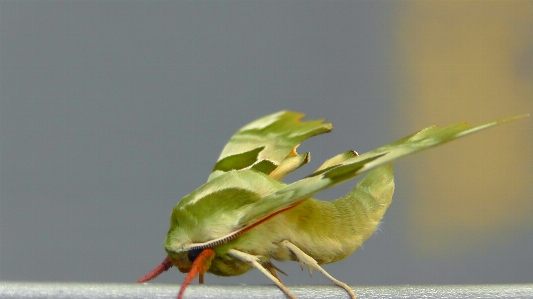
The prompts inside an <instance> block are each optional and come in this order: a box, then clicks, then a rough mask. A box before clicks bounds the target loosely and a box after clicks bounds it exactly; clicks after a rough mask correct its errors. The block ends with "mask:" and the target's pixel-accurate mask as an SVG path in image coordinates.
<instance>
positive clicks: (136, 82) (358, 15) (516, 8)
mask: <svg viewBox="0 0 533 299" xmlns="http://www.w3.org/2000/svg"><path fill="white" fill-rule="evenodd" d="M463 2H464V1H463ZM494 2H496V3H498V1H494ZM441 3H442V4H436V5H444V2H441ZM446 3H448V4H449V5H450V7H444V8H446V9H448V10H447V12H446V11H445V12H444V15H443V16H442V19H441V20H443V21H442V22H444V25H443V27H442V28H441V27H438V26H437V27H434V26H433V27H432V26H428V24H430V25H431V24H433V25H435V24H437V25H438V24H441V23H438V22H439V19H437V21H434V20H435V18H434V17H433V16H434V15H437V14H439V13H442V11H443V7H433V6H432V4H430V3H429V2H424V1H417V2H414V3H411V2H386V1H335V2H334V1H324V2H322V1H291V2H281V1H280V2H278V1H261V2H259V1H223V2H222V1H221V2H216V1H187V2H185V1H175V2H171V1H2V2H0V71H1V73H0V84H1V85H0V100H1V102H0V279H1V280H11V281H87V282H133V281H135V280H136V279H138V278H139V277H141V276H143V275H144V274H145V273H146V272H148V271H149V270H151V269H152V268H153V267H155V266H156V265H157V264H158V263H159V262H161V260H162V259H163V257H164V254H165V253H164V250H163V246H162V242H163V240H164V238H165V234H166V231H167V229H168V219H169V215H170V211H171V209H172V208H173V206H174V205H175V204H176V203H177V202H178V200H179V199H180V198H181V197H183V196H184V195H186V194H188V193H189V192H191V191H192V190H194V189H195V188H196V187H198V186H200V185H201V184H203V183H204V182H205V180H206V179H207V177H208V175H209V173H210V170H211V168H212V167H213V165H214V162H215V161H216V159H217V157H218V154H219V152H220V151H221V149H222V147H223V146H224V144H225V143H226V141H227V140H228V139H229V137H230V136H231V134H233V133H234V132H235V131H236V130H237V129H238V128H240V127H241V126H243V125H244V124H246V123H248V122H249V121H252V120H254V119H256V118H258V117H260V116H263V115H266V114H270V113H273V112H276V111H279V110H283V109H290V110H295V111H301V112H304V113H306V114H307V118H308V119H315V118H327V120H328V121H330V122H332V123H333V124H334V126H335V129H334V131H333V132H332V133H330V134H327V135H321V136H319V137H316V138H314V139H312V140H309V141H306V142H305V143H303V144H302V146H300V148H299V151H300V152H304V151H311V153H312V161H311V166H307V167H304V169H303V170H300V171H299V172H297V173H296V174H295V175H291V176H290V177H289V178H288V179H287V180H286V181H293V180H296V179H298V178H300V177H303V176H305V175H306V174H308V173H309V172H311V171H312V170H314V169H315V168H316V167H317V166H319V165H320V164H321V163H322V162H323V161H324V160H325V159H327V158H329V157H331V156H333V155H336V154H338V153H340V152H342V151H345V150H348V149H354V150H357V151H358V152H360V153H362V152H365V151H367V150H371V149H373V148H375V147H378V146H380V145H383V144H385V143H388V142H391V141H393V140H395V139H397V138H400V137H403V136H404V135H407V134H410V133H412V132H414V131H416V130H419V129H422V128H423V127H425V126H429V125H431V124H434V123H437V124H447V123H450V122H455V121H459V120H471V121H472V122H475V123H480V122H485V121H490V120H493V119H496V118H499V117H503V116H507V115H512V114H523V113H527V112H533V109H531V108H532V104H531V98H532V97H531V95H532V94H533V92H532V90H533V89H532V88H531V82H533V79H532V78H533V76H532V74H533V66H532V65H533V62H532V61H531V57H533V50H531V49H532V45H533V42H532V41H533V37H532V35H531V32H530V29H531V27H530V25H531V19H532V16H533V11H532V10H531V2H528V1H525V2H524V1H522V2H520V1H513V2H512V3H513V4H512V5H507V6H506V5H505V4H502V5H503V6H504V7H503V11H504V12H503V13H502V7H499V6H497V7H494V8H490V9H489V11H488V12H487V13H485V14H484V13H483V12H481V13H480V12H479V11H480V10H479V7H476V6H475V5H482V4H479V3H478V2H468V3H470V4H469V5H470V6H466V7H463V6H461V7H454V6H453V5H452V3H451V2H446ZM464 3H466V2H464ZM472 3H474V4H472ZM475 3H478V4H475ZM524 3H525V7H526V9H523V8H522V5H523V4H524ZM528 3H529V5H528ZM457 5H462V4H460V3H459V4H457ZM472 5H474V6H472ZM484 7H485V6H484ZM487 7H488V6H487ZM487 7H485V8H487ZM454 9H455V10H458V11H460V12H462V14H459V15H460V16H463V17H462V19H461V20H462V21H461V22H469V20H471V19H472V18H474V17H477V18H479V16H480V15H481V17H482V18H484V19H483V20H487V22H489V23H487V24H485V23H483V22H482V23H480V24H478V23H475V24H473V25H472V26H475V27H476V28H478V27H477V26H481V27H479V28H478V29H479V31H480V32H481V31H483V32H485V31H486V32H488V33H487V34H488V37H487V38H486V39H483V38H480V39H479V40H478V39H474V42H476V45H469V44H466V45H465V43H463V42H461V39H460V36H462V35H461V34H463V35H464V34H465V31H466V32H468V30H469V29H468V28H470V27H468V26H469V25H468V23H467V24H466V25H465V24H463V23H458V25H457V24H456V23H454V21H450V16H451V15H456V14H455V13H454ZM487 9H488V8H487ZM528 9H529V10H528ZM524 10H525V11H526V12H525V17H524ZM474 12H475V13H474ZM493 12H498V13H497V15H498V16H502V15H504V16H503V17H501V18H492V17H491V16H492V15H491V14H492V13H493ZM470 13H472V15H471V16H472V18H470V15H469V14H470ZM506 13H507V14H506ZM505 16H507V17H505ZM519 16H522V17H519ZM509 20H513V21H511V22H509ZM428 22H429V23H428ZM431 22H435V23H431ZM490 22H494V23H490ZM502 23H505V24H510V25H509V27H505V28H507V29H505V28H504V29H502V30H503V31H502V32H499V31H497V30H496V31H491V29H490V28H501V26H500V25H501V24H502ZM454 25H457V26H459V25H460V26H459V27H457V26H454ZM465 26H466V27H465ZM491 26H493V27H491ZM424 28H427V30H428V31H429V33H427V31H424V30H425V29H424ZM459 28H460V29H459ZM465 28H466V29H465ZM471 28H474V27H471ZM483 28H485V29H483ZM487 28H488V29H487ZM527 28H529V29H527ZM418 30H420V31H418ZM439 30H440V32H445V33H446V34H439ZM454 30H456V31H454ZM476 30H477V29H476ZM505 30H508V31H505ZM453 32H458V35H455V33H453ZM509 32H512V33H514V35H513V36H511V37H509V36H510V35H509V34H508V33H509ZM426 33H427V34H429V35H428V36H430V37H432V36H437V38H438V39H439V40H440V39H441V38H444V39H445V42H443V43H442V44H439V43H438V42H435V43H433V42H431V43H429V46H427V45H425V44H424V41H427V40H428V39H426V38H425V37H424V34H426ZM491 34H493V35H491ZM456 36H457V37H458V38H459V40H454V37H456ZM472 36H479V35H478V34H475V30H474V31H473V33H472ZM491 36H492V37H491ZM428 38H429V37H428ZM446 38H448V40H446ZM465 38H466V39H467V40H469V41H470V40H472V38H470V35H468V34H467V35H466V37H465ZM498 38H507V39H511V38H514V39H512V40H506V41H505V42H504V43H503V45H508V46H509V48H507V47H506V46H502V47H503V48H498V47H491V45H492V44H491V43H492V42H493V41H495V43H497V44H500V40H499V39H498ZM453 45H459V46H460V47H463V48H459V50H457V51H458V53H466V51H463V50H464V48H465V47H468V48H469V49H473V52H475V54H473V57H477V59H478V60H468V59H467V60H465V61H463V62H457V61H453V62H451V63H448V62H447V61H446V57H447V59H450V60H453V59H455V58H456V57H461V56H460V55H456V54H454V53H455V52H453V51H452V50H453V49H455V48H454V46H453ZM432 47H435V48H436V49H442V48H445V49H448V50H446V51H444V52H443V56H444V59H443V58H442V57H436V58H435V57H433V58H432V57H431V55H434V54H435V53H437V51H434V50H432V49H433V48H432ZM447 47H448V48H447ZM472 47H473V48H472ZM476 47H479V49H496V50H498V49H510V50H509V51H504V54H501V53H502V52H498V53H500V54H501V55H500V54H498V53H496V54H494V55H496V56H490V55H492V54H490V55H489V56H486V57H488V58H486V59H485V58H484V57H485V56H483V55H484V54H483V53H482V52H480V51H477V50H476V49H478V48H476ZM461 49H463V50H461ZM496 50H495V51H496ZM489 51H490V50H489ZM428 53H429V54H428ZM480 53H481V54H480ZM490 53H492V52H490ZM530 54H531V55H530ZM428 55H429V56H428ZM461 55H462V54H461ZM465 55H466V54H465ZM497 55H500V56H497ZM505 55H507V56H505ZM479 57H481V58H479ZM491 57H511V59H509V61H507V60H502V61H504V62H502V64H503V65H510V66H511V67H510V70H507V69H505V70H506V71H505V72H506V73H505V74H500V73H494V78H495V79H497V82H500V83H501V82H504V83H505V82H507V81H505V80H504V79H502V78H507V77H505V76H510V77H511V79H510V80H511V81H509V82H511V83H509V84H508V85H506V86H511V87H509V88H504V87H501V88H500V89H498V90H501V93H499V94H497V95H496V96H495V97H494V98H490V97H485V98H484V101H485V100H486V101H489V102H483V101H481V102H480V101H475V100H472V101H470V100H464V99H465V95H466V96H469V95H470V96H471V95H474V96H473V98H474V99H476V98H475V95H477V94H482V91H483V90H486V89H488V88H499V87H495V84H494V83H491V82H490V81H487V82H481V83H478V84H477V85H475V84H474V85H475V86H477V88H478V89H477V90H474V91H471V93H461V94H452V95H451V96H447V94H446V92H450V93H454V92H457V90H461V89H460V88H458V87H457V86H454V84H462V83H463V82H472V81H471V79H472V78H470V79H468V78H464V80H463V79H459V80H457V79H456V78H457V77H456V76H455V75H449V74H450V72H452V73H453V71H455V70H456V69H453V70H451V71H450V69H447V68H444V69H439V68H437V66H438V64H439V63H442V64H443V65H444V66H450V65H455V66H456V67H457V68H459V71H458V72H459V73H460V74H470V73H474V72H477V71H481V72H483V73H484V74H485V73H486V71H485V69H483V68H480V67H479V66H480V65H487V62H488V61H490V63H492V64H491V65H493V64H494V63H496V62H494V61H499V60H493V59H492V58H491ZM476 63H477V64H476ZM426 66H435V69H434V70H430V71H429V74H430V75H427V73H424V72H425V69H424V68H425V67H426ZM500 69H504V68H496V67H495V68H494V69H491V70H493V71H494V72H498V71H499V70H500ZM469 72H470V73H469ZM440 75H442V76H443V77H444V78H446V79H444V80H443V79H442V78H441V77H439V76H440ZM472 76H473V78H480V75H476V74H474V75H472ZM513 76H514V77H513ZM491 78H492V77H491ZM425 81H428V82H439V84H448V85H446V86H440V85H439V86H438V88H436V87H432V86H431V85H429V86H428V85H427V82H425ZM456 81H457V82H459V83H456ZM443 82H444V83H443ZM517 82H518V83H517ZM524 82H525V83H524ZM504 83H501V84H504ZM465 85H468V86H463V88H472V87H471V86H472V85H473V84H470V83H469V84H465ZM439 88H440V89H439ZM428 90H430V91H435V90H436V92H437V93H438V94H436V95H434V96H432V95H431V94H429V95H428V93H427V92H425V91H428ZM469 90H470V89H469ZM517 90H518V91H517ZM489 93H490V95H493V94H494V92H493V91H490V92H489ZM517 93H518V94H517ZM457 98H461V99H462V100H461V101H463V102H459V103H457V102H453V99H457ZM466 98H468V99H471V98H472V97H466ZM449 103H451V104H449ZM483 103H488V104H487V105H484V104H483ZM441 104H442V105H449V107H448V106H445V107H446V108H442V107H441V106H439V105H441ZM482 107H485V108H482ZM484 109H488V110H484ZM531 127H532V126H531V119H528V120H525V121H521V122H520V123H514V124H509V125H506V126H504V127H502V128H496V129H493V130H494V131H493V132H492V131H491V132H484V133H480V134H479V135H480V136H473V137H471V138H472V139H471V141H468V140H467V139H465V140H461V141H457V142H456V143H454V144H451V145H449V146H448V145H447V146H448V148H445V147H442V148H438V149H435V150H432V151H429V152H427V153H424V154H421V155H420V157H417V156H414V157H410V158H407V159H405V160H403V161H400V162H399V163H397V164H396V175H397V179H396V186H397V191H396V194H395V197H394V200H393V203H392V205H391V207H390V209H389V211H388V212H387V214H386V215H385V217H384V220H383V223H382V225H381V227H380V230H379V231H378V232H376V234H375V235H374V236H372V237H371V238H370V239H369V240H368V241H367V242H366V243H365V244H364V246H363V248H362V249H360V250H358V251H357V252H356V253H355V254H353V255H351V256H350V257H349V258H347V259H346V260H344V261H341V262H338V263H336V264H332V265H326V266H325V269H326V270H327V271H329V272H330V274H332V275H333V276H334V277H336V278H338V279H340V280H342V281H345V282H347V283H348V284H370V285H387V284H424V283H434V284H450V283H525V282H531V279H532V277H533V275H531V274H532V272H533V271H532V270H531V269H533V260H532V258H531V252H532V250H533V230H532V223H531V217H530V216H529V214H530V212H531V208H532V204H531V201H532V199H531V198H532V190H531V186H530V185H531V184H530V182H531V165H532V163H531V157H530V156H531V148H532V147H531V141H530V140H531V139H533V138H531V137H532V136H533V135H532V133H531V132H532V130H531ZM498 134H499V135H498ZM498 136H515V137H513V138H511V137H509V138H511V139H505V140H506V142H503V141H502V138H503V137H498ZM469 138H470V137H469ZM493 144H496V145H495V146H493ZM485 149H486V150H487V151H485ZM491 150H494V151H491ZM513 151H514V152H513ZM465 152H467V153H471V154H472V158H464V156H462V155H463V153H465ZM483 153H486V155H483ZM501 153H503V154H501ZM496 155H499V156H496ZM476 159H480V160H476ZM426 161H434V162H426ZM472 161H473V162H472ZM476 161H477V162H476ZM495 161H498V162H495ZM438 163H441V164H438ZM495 163H500V164H497V165H501V166H498V167H496V166H494V165H496V164H495ZM427 165H433V166H427ZM439 165H443V166H442V168H439V167H440V166H439ZM487 165H488V166H489V167H490V166H491V165H492V167H493V168H495V169H492V171H493V172H491V171H488V170H487V171H485V170H483V168H481V167H484V166H487ZM424 167H429V168H430V169H427V168H424ZM432 167H433V168H432ZM444 167H449V168H450V171H451V173H452V175H449V174H448V173H447V172H445V171H443V170H442V169H443V168H444ZM461 167H464V169H462V168H461ZM469 169H470V170H475V171H476V172H474V174H473V175H469V174H468V173H467V171H468V170H469ZM431 171H432V172H433V173H435V175H436V178H438V179H435V180H432V181H442V182H443V184H445V188H444V191H439V190H440V189H432V188H434V187H433V186H432V185H431V184H430V183H427V184H426V183H424V182H423V181H420V180H423V179H424V178H428V177H431V175H430V173H431ZM477 173H480V174H483V173H489V174H490V175H488V176H487V177H488V178H487V180H489V181H478V180H477ZM454 178H456V179H457V180H458V181H459V182H465V184H466V187H465V188H466V189H467V190H468V191H464V192H463V191H461V190H462V189H455V185H456V184H455V183H453V181H450V180H453V179H454ZM449 179H450V180H449ZM491 179H496V180H497V181H498V182H504V183H502V184H503V185H501V186H500V185H497V184H496V183H493V182H492V181H490V180H491ZM459 182H458V183H457V184H459ZM353 184H354V182H350V183H347V184H345V185H343V186H340V187H338V188H335V189H333V190H328V191H326V192H323V193H321V194H319V195H318V196H317V197H318V198H322V199H333V198H336V197H340V196H342V195H343V194H344V193H346V192H347V191H348V190H349V189H351V187H352V186H353ZM491 185H497V187H498V192H494V191H487V192H488V194H489V195H485V193H483V192H484V191H483V190H491V189H490V187H491ZM487 188H489V189H487ZM513 190H514V191H516V192H514V191H513ZM445 192H450V193H445ZM465 192H467V193H465ZM512 192H514V193H512ZM491 194H495V196H496V199H494V200H492V201H491V200H490V198H489V197H490V195H491ZM425 195H427V196H425ZM430 196H433V197H437V198H438V199H435V200H432V199H431V198H433V197H430ZM440 198H443V199H442V200H443V202H444V204H441V205H440V206H439V204H436V208H435V206H433V210H422V209H421V207H426V205H429V204H432V203H437V202H438V200H439V199H440ZM449 198H450V200H451V198H455V199H457V200H459V201H452V202H450V201H447V200H448V199H449ZM474 198H478V199H479V200H481V201H478V202H475V201H474ZM484 200H485V201H484ZM472 202H475V204H472V206H471V207H470V206H469V204H468V203H472ZM463 203H464V204H463ZM442 206H444V207H447V208H449V210H450V214H442V215H440V214H435V213H437V212H439V211H442V210H444V209H443V208H442ZM428 209H431V208H428ZM469 209H470V210H469ZM413 211H414V212H413ZM465 211H467V212H468V211H470V212H468V213H466V214H467V215H466V216H465ZM492 212H493V214H491V213H492ZM434 215H440V216H434ZM484 215H489V216H490V217H489V216H488V218H487V219H488V220H487V219H485V218H483V219H482V218H479V220H476V219H477V218H476V217H478V216H479V217H483V216H484ZM455 217H457V219H458V220H457V221H455V220H454V219H456V218H455ZM426 218H427V219H426ZM424 219H426V220H424ZM465 219H466V220H465ZM424 221H425V222H424ZM478 236H482V237H480V238H479V239H477V237H478ZM439 242H440V243H439ZM276 265H277V266H278V267H280V268H281V269H283V270H284V271H285V272H287V273H288V274H289V277H288V278H284V282H285V283H287V284H329V282H328V281H327V280H326V279H325V278H324V277H322V276H321V275H319V274H315V275H314V276H313V277H309V275H308V274H307V272H306V271H304V272H301V271H300V266H299V265H298V264H297V263H277V264H276ZM183 277H184V276H183V275H182V274H180V273H179V272H177V271H176V270H174V269H172V270H171V271H169V273H165V274H163V275H161V276H160V277H159V278H157V280H156V281H157V282H165V283H181V281H182V280H183ZM206 283H208V284H238V283H247V284H270V283H271V282H270V281H269V280H268V279H267V278H266V277H263V275H262V274H260V273H258V272H257V271H250V272H249V273H247V274H246V275H243V276H238V277H232V278H220V277H215V276H213V275H209V276H207V277H206Z"/></svg>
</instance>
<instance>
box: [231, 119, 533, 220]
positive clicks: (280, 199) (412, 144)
mask: <svg viewBox="0 0 533 299" xmlns="http://www.w3.org/2000/svg"><path fill="white" fill-rule="evenodd" d="M525 116H527V115H522V116H515V117H509V118H505V119H501V120H498V121H494V122H491V123H488V124H484V125H481V126H478V127H474V128H472V127H471V126H470V125H469V124H467V123H464V122H462V123H458V124H453V125H449V126H445V127H442V128H439V127H436V126H432V127H429V128H426V129H424V130H422V131H420V132H418V133H415V134H413V135H410V136H407V137H404V138H402V139H400V140H398V141H396V142H393V143H390V144H388V145H385V146H382V147H380V148H378V149H376V150H373V151H370V152H368V153H365V154H362V155H360V156H354V157H350V155H349V154H346V153H345V154H341V155H339V156H337V157H338V160H335V159H330V160H328V161H326V163H325V164H324V165H323V166H321V167H320V168H319V169H318V170H317V171H315V172H314V173H313V174H311V175H310V176H308V177H307V178H304V179H302V180H299V181H297V182H295V183H292V184H290V185H288V186H286V187H285V188H283V189H281V190H278V191H276V192H274V193H272V194H270V195H268V196H266V197H263V198H262V199H260V200H258V201H257V202H255V203H254V204H253V207H252V208H251V209H250V211H249V213H247V214H246V216H244V217H243V218H241V220H240V221H239V223H240V224H241V225H242V226H248V225H250V224H252V223H255V222H256V221H259V220H260V219H263V218H265V217H267V216H268V215H271V214H273V213H275V212H277V211H280V210H283V209H285V208H288V207H289V206H291V205H293V204H295V203H297V202H298V201H300V200H302V199H305V198H308V197H310V196H312V195H313V194H315V193H317V192H319V191H321V190H324V189H326V188H329V187H332V186H334V185H337V184H339V183H341V182H344V181H346V180H348V179H351V178H353V177H355V176H357V175H359V174H361V173H363V172H366V171H369V170H372V169H374V168H376V167H378V166H380V165H383V164H387V163H391V162H393V161H395V160H397V159H399V158H401V157H403V156H406V155H409V154H413V153H416V152H418V151H420V150H423V149H426V148H429V147H433V146H436V145H439V144H442V143H445V142H448V141H451V140H454V139H457V138H459V137H462V136H465V135H468V134H471V133H474V132H478V131H480V130H483V129H486V128H489V127H492V126H495V125H498V124H501V123H504V122H508V121H512V120H516V119H519V118H522V117H525ZM337 161H339V163H337V164H335V163H336V162H337Z"/></svg>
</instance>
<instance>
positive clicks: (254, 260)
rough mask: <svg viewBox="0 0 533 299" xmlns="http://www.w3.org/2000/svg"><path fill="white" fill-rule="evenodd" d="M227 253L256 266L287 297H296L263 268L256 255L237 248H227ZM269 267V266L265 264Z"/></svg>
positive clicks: (293, 298)
mask: <svg viewBox="0 0 533 299" xmlns="http://www.w3.org/2000/svg"><path fill="white" fill-rule="evenodd" d="M228 254H229V255H231V256H233V257H235V258H237V259H239V260H241V261H244V262H247V263H248V264H250V265H251V266H252V267H254V268H256V269H257V270H259V271H261V272H262V273H263V274H265V275H266V276H267V277H268V278H270V280H272V281H273V282H274V283H275V284H276V285H277V286H278V288H280V289H281V290H282V291H283V292H284V293H285V295H287V297H289V298H291V299H297V298H296V296H294V295H293V294H292V293H291V291H289V289H288V288H287V287H286V286H284V285H283V283H281V281H280V280H279V279H278V278H276V276H277V275H276V276H274V275H272V274H271V273H270V271H269V270H267V269H265V267H263V266H262V265H261V263H260V262H259V257H258V256H255V255H251V254H248V253H245V252H242V251H239V250H235V249H230V250H228ZM267 267H269V266H267Z"/></svg>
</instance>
